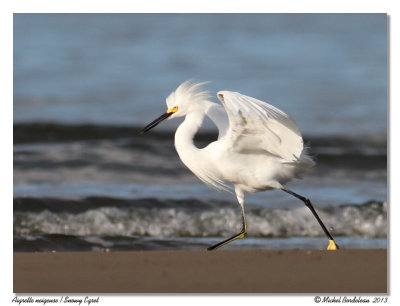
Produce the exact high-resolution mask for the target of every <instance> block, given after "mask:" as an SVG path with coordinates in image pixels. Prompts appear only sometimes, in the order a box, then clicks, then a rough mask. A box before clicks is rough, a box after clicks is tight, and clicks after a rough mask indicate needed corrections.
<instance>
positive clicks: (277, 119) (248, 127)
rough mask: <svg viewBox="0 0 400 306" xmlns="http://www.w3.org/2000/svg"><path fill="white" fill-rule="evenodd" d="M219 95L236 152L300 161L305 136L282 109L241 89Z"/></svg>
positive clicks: (231, 142)
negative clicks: (239, 91) (302, 135)
mask: <svg viewBox="0 0 400 306" xmlns="http://www.w3.org/2000/svg"><path fill="white" fill-rule="evenodd" d="M217 96H218V98H219V99H220V100H221V102H222V104H223V105H224V107H225V110H226V112H227V114H228V118H229V129H228V131H227V132H226V135H225V139H226V140H227V141H229V142H230V144H231V147H232V149H233V150H234V151H235V152H239V153H244V154H245V153H263V154H271V155H273V156H276V157H278V158H282V159H284V160H286V161H288V162H291V161H299V159H300V156H301V153H302V151H303V139H302V137H301V134H300V131H299V128H298V127H297V124H296V122H294V121H293V119H291V118H290V117H289V116H288V115H286V114H285V113H284V112H283V111H281V110H279V109H277V108H276V107H274V106H272V105H270V104H267V103H265V102H263V101H260V100H257V99H254V98H252V97H248V96H245V95H242V94H240V93H238V92H231V91H220V92H218V94H217Z"/></svg>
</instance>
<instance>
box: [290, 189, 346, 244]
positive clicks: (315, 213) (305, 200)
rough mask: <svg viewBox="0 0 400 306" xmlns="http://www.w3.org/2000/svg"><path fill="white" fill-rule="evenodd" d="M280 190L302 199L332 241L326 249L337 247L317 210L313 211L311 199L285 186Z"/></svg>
mask: <svg viewBox="0 0 400 306" xmlns="http://www.w3.org/2000/svg"><path fill="white" fill-rule="evenodd" d="M282 190H283V191H284V192H287V193H289V194H291V195H292V196H294V197H296V198H298V199H300V200H302V201H303V202H304V204H306V206H307V207H308V208H309V209H310V210H311V212H312V213H313V215H314V217H315V218H316V219H317V221H318V223H319V225H320V226H321V228H322V229H323V231H324V232H325V235H326V236H327V237H328V238H329V240H330V241H332V242H333V245H332V246H331V243H330V244H329V247H328V249H330V247H332V249H336V248H339V247H338V246H337V245H336V243H335V240H334V239H333V237H332V235H331V234H330V233H329V231H328V229H327V228H326V227H325V225H324V223H323V222H322V220H321V219H320V217H319V216H318V214H317V212H316V211H315V209H314V207H313V205H312V204H311V201H310V200H309V199H307V198H305V197H303V196H301V195H299V194H297V193H295V192H293V191H291V190H288V189H285V188H282Z"/></svg>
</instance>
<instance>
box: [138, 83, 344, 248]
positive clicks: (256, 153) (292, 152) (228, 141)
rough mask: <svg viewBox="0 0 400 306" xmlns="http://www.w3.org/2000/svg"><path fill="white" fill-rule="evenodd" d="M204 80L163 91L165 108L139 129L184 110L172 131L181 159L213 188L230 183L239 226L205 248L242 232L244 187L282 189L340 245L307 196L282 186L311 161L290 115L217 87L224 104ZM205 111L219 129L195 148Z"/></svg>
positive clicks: (244, 231) (244, 228)
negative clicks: (213, 96)
mask: <svg viewBox="0 0 400 306" xmlns="http://www.w3.org/2000/svg"><path fill="white" fill-rule="evenodd" d="M203 84H205V83H197V84H195V83H191V82H190V81H185V82H184V83H182V84H181V85H180V86H179V87H178V88H177V89H176V90H175V91H174V92H173V93H171V94H170V95H169V96H168V97H167V100H166V102H167V112H166V113H165V114H163V115H161V116H160V117H159V118H157V119H156V120H154V121H153V122H151V123H150V124H148V125H147V126H146V127H145V128H144V129H143V130H142V133H144V132H147V131H149V130H150V129H152V128H154V127H155V126H156V125H158V124H159V123H160V122H162V121H163V120H166V119H172V118H178V117H183V116H185V120H184V121H183V122H182V124H181V125H180V126H179V127H178V128H177V130H176V133H175V148H176V150H177V152H178V155H179V157H180V158H181V160H182V162H183V163H184V164H185V165H186V166H187V167H188V168H189V169H190V170H191V171H192V172H193V173H194V174H195V175H196V176H197V177H198V178H199V179H200V180H202V181H203V182H205V183H206V184H209V185H211V186H212V187H214V188H216V189H220V190H229V189H230V188H231V187H230V186H232V185H233V187H234V191H235V194H236V197H237V200H238V202H239V204H240V208H241V213H242V230H241V231H240V232H239V233H238V234H236V235H234V236H232V237H230V238H228V239H226V240H224V241H221V242H220V243H217V244H215V245H213V246H211V247H209V248H208V250H214V249H217V248H219V247H221V246H223V245H225V244H227V243H229V242H231V241H233V240H236V239H240V238H243V237H245V236H246V234H247V225H246V217H245V212H244V193H245V192H248V193H253V192H259V191H264V190H271V189H280V190H282V191H284V192H286V193H288V194H291V195H292V196H294V197H296V198H298V199H300V200H301V201H303V202H304V204H305V205H306V206H307V207H308V208H309V209H310V210H311V212H312V213H313V215H314V217H315V218H316V219H317V221H318V223H319V225H320V226H321V227H322V229H323V231H324V232H325V234H326V236H327V237H328V238H329V246H328V250H336V249H338V248H339V247H338V246H337V244H336V243H335V241H334V239H333V237H332V235H331V234H330V233H329V231H328V230H327V228H326V227H325V225H324V224H323V222H322V221H321V219H320V218H319V216H318V214H317V212H316V211H315V209H314V207H313V205H312V204H311V202H310V200H309V199H307V198H305V197H303V196H301V195H299V194H297V193H295V192H293V191H291V190H289V189H286V188H285V187H284V185H285V184H286V183H287V182H289V181H290V180H291V179H292V178H301V175H302V173H303V172H304V170H306V169H307V168H310V167H312V166H313V165H314V162H313V160H312V159H311V157H309V156H308V155H307V152H306V150H305V148H304V146H303V138H302V136H301V134H300V131H299V129H298V127H297V124H296V123H295V122H294V121H293V119H291V118H290V117H289V116H288V115H286V114H285V113H284V112H283V111H281V110H279V109H278V108H276V107H274V106H272V105H269V104H267V103H265V102H262V101H260V100H257V99H254V98H251V97H248V96H245V95H242V94H240V93H238V92H231V91H220V92H218V93H217V97H218V99H219V100H220V101H221V102H222V105H223V107H222V106H221V105H219V104H217V103H214V102H212V101H211V99H210V95H209V94H208V92H207V91H204V90H202V89H201V86H202V85H203ZM205 116H208V117H209V118H210V119H211V120H212V121H213V122H214V123H215V125H216V126H217V128H218V131H219V135H218V139H217V140H216V141H214V142H211V143H210V144H209V145H208V146H206V147H205V148H203V149H198V148H197V147H196V146H195V145H194V143H193V138H194V136H195V134H196V132H197V131H198V130H199V128H200V126H201V125H202V122H203V120H204V117H205Z"/></svg>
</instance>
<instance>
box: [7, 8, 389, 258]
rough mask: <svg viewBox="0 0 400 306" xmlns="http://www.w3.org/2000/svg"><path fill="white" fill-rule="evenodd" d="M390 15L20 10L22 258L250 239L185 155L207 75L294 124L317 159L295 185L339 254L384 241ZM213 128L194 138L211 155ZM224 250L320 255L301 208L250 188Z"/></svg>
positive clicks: (18, 220)
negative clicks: (183, 116) (182, 141)
mask: <svg viewBox="0 0 400 306" xmlns="http://www.w3.org/2000/svg"><path fill="white" fill-rule="evenodd" d="M386 24H387V16H386V15H385V14H251V15H247V14H15V15H14V102H13V103H14V104H13V105H14V178H13V179H14V204H13V205H14V250H15V251H33V250H34V251H49V250H59V251H63V250H96V251H97V250H103V249H110V250H141V249H143V250H152V249H202V248H205V247H207V246H209V245H211V244H213V243H215V242H218V241H219V240H222V239H223V238H226V237H228V236H230V235H232V234H234V233H236V232H238V231H239V230H240V226H241V222H240V209H239V206H238V204H237V203H236V199H235V197H234V196H233V195H232V194H229V193H222V192H217V191H214V190H212V189H211V188H209V187H207V186H205V185H204V184H203V183H202V182H200V181H199V180H198V179H197V178H196V177H195V176H194V175H193V174H191V173H190V172H189V171H188V170H187V169H186V168H185V167H184V165H183V164H182V163H181V162H180V160H179V158H178V156H177V154H176V151H175V148H174V145H173V132H174V129H175V128H176V127H177V126H178V125H179V123H180V121H179V120H176V121H170V122H167V123H166V124H163V125H160V126H158V127H157V128H156V129H154V131H151V132H149V133H147V134H145V135H140V134H139V131H140V129H141V128H142V127H143V126H144V125H146V124H147V123H148V122H150V121H151V120H153V119H154V118H156V117H157V116H159V115H160V114H161V113H163V112H164V111H165V108H166V105H165V98H166V97H167V96H168V94H169V93H170V92H171V91H173V90H174V89H175V88H176V87H177V86H178V85H179V84H180V83H181V82H183V81H184V80H186V79H189V78H194V79H195V80H198V81H207V80H209V81H211V82H210V83H209V84H207V85H206V88H207V89H208V90H209V91H210V92H211V93H212V94H215V93H216V92H217V91H218V90H222V89H227V90H234V91H239V92H242V93H244V94H247V95H250V96H254V97H257V98H259V99H262V100H264V101H267V102H269V103H271V104H273V105H275V106H277V107H279V108H281V109H282V110H284V111H285V112H287V113H288V114H289V115H291V116H292V117H293V118H294V119H295V120H296V122H297V123H298V125H299V127H300V130H301V131H302V133H303V135H304V138H305V142H306V143H307V145H308V146H309V147H310V153H311V155H312V156H313V157H314V159H315V161H316V166H315V167H314V168H313V169H311V170H310V171H309V172H308V174H307V175H306V176H305V178H304V179H303V180H301V181H293V182H292V183H290V184H289V185H288V187H289V188H291V189H292V190H294V191H296V192H298V193H300V194H302V195H305V196H307V197H309V198H310V199H311V201H312V202H313V204H314V206H315V207H316V209H317V211H318V212H319V214H320V215H321V218H322V219H323V220H324V222H325V224H326V225H327V227H328V228H330V229H331V231H332V234H333V235H334V236H335V237H337V241H338V243H339V244H340V245H341V247H344V248H385V247H386V245H387V241H386V237H387V211H388V203H387V79H386V75H387V66H386V61H387V57H386V56H387V38H386V35H387V32H386V31H387V29H386ZM215 137H216V132H215V129H214V127H213V126H212V124H210V122H205V125H204V128H202V129H201V131H200V133H199V135H197V136H196V144H197V145H198V146H199V147H203V146H205V145H207V144H208V143H210V142H211V141H213V140H214V139H215ZM245 201H246V213H247V218H248V229H249V235H248V237H247V238H246V239H242V240H240V241H235V242H233V243H231V244H230V245H228V246H226V248H227V249H229V248H231V249H235V248H236V249H238V248H239V249H240V248H242V249H249V248H253V249H290V248H313V249H322V248H325V247H326V242H327V241H326V238H325V237H324V236H323V232H322V231H321V229H320V228H319V226H318V224H317V222H316V221H315V220H314V219H313V217H312V215H311V213H310V212H309V211H308V209H307V208H306V207H304V205H303V203H302V202H300V201H299V200H296V199H295V198H293V197H290V196H289V195H287V194H284V193H283V192H279V191H268V192H263V193H257V194H252V195H247V196H246V198H245Z"/></svg>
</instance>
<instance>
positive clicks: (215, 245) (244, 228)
mask: <svg viewBox="0 0 400 306" xmlns="http://www.w3.org/2000/svg"><path fill="white" fill-rule="evenodd" d="M241 208H242V230H241V231H240V233H239V234H236V235H233V236H232V237H230V238H228V239H225V240H224V241H221V242H219V243H217V244H214V245H212V246H210V247H209V248H207V250H208V251H212V250H216V249H218V248H219V247H222V246H223V245H225V244H228V243H229V242H232V241H233V240H236V239H241V238H244V237H245V236H246V233H247V226H246V217H245V216H244V208H243V206H241Z"/></svg>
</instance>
